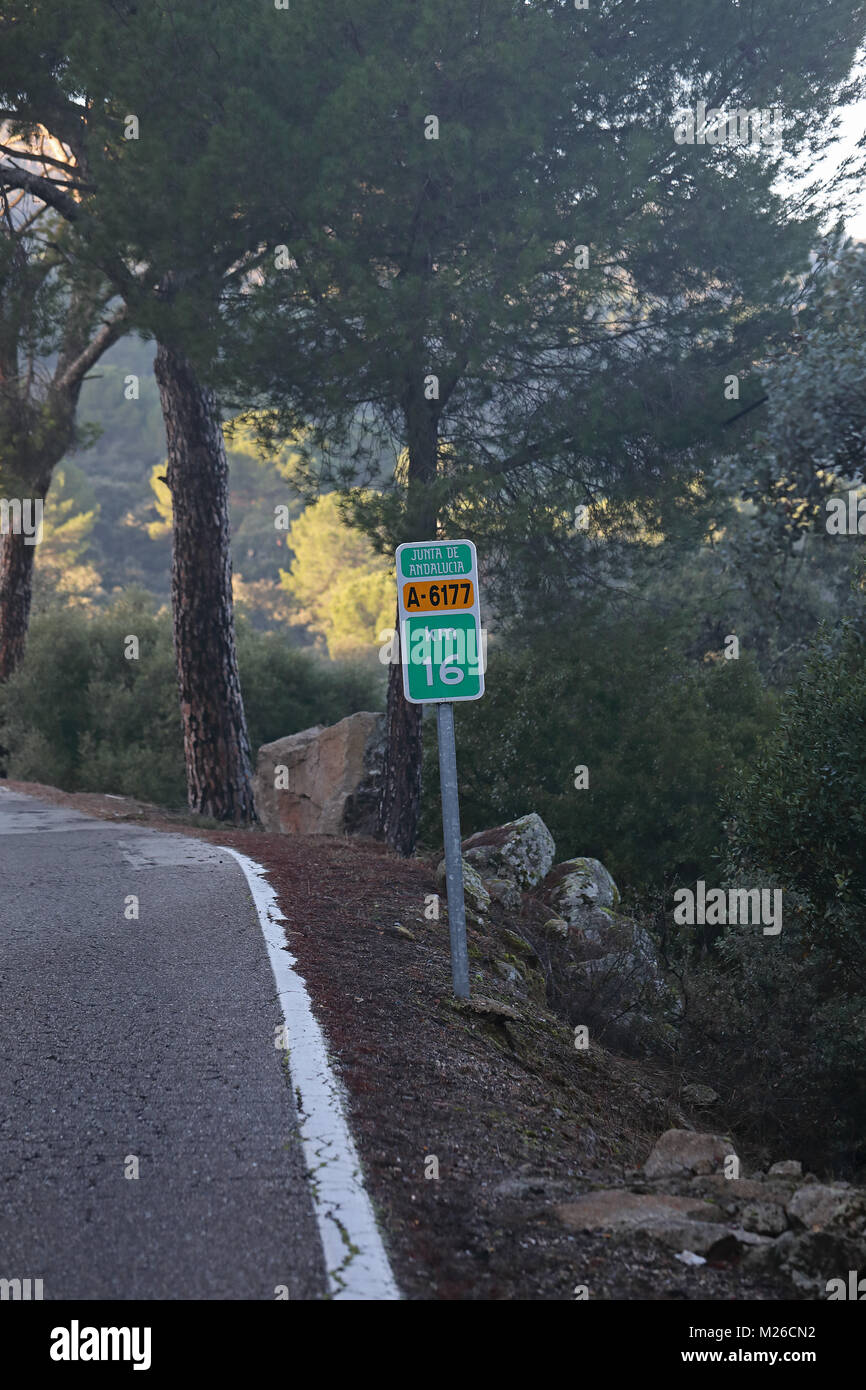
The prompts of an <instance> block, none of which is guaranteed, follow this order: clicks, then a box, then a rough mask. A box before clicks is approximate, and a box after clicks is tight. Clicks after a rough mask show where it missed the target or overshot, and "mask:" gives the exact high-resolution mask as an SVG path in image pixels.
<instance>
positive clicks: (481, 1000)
mask: <svg viewBox="0 0 866 1390" xmlns="http://www.w3.org/2000/svg"><path fill="white" fill-rule="evenodd" d="M448 1002H449V1004H450V1007H451V1008H452V1009H454V1010H456V1012H457V1013H470V1014H481V1015H482V1016H483V1017H485V1018H492V1019H495V1020H497V1021H501V1022H503V1023H506V1022H507V1023H519V1022H520V1021H521V1019H522V1018H523V1014H521V1013H519V1012H518V1010H517V1009H513V1008H512V1007H511V1005H510V1004H501V1003H500V1002H499V1000H497V999H487V998H485V997H484V995H482V994H474V995H473V996H472V998H471V999H450V1000H449V1001H448Z"/></svg>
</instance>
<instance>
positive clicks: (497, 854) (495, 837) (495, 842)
mask: <svg viewBox="0 0 866 1390" xmlns="http://www.w3.org/2000/svg"><path fill="white" fill-rule="evenodd" d="M463 854H464V857H465V858H466V859H467V860H468V862H469V863H470V864H471V865H472V866H473V867H474V868H475V869H477V870H478V872H479V874H480V875H481V877H482V878H484V879H508V880H509V881H510V882H511V883H513V884H515V885H516V886H517V887H518V888H519V889H522V890H526V889H529V888H535V887H536V885H537V884H539V883H540V882H541V880H542V879H543V878H545V877H546V876H547V873H548V872H549V870H550V866H551V864H552V863H553V860H554V857H555V855H556V845H555V843H554V839H553V836H552V835H551V833H550V831H549V830H548V828H547V826H546V825H545V824H544V821H543V820H542V819H541V816H539V815H536V813H535V812H534V811H532V812H530V814H529V815H528V816H521V817H520V818H519V819H518V820H513V821H509V822H508V823H507V824H506V825H498V826H496V827H495V828H494V829H493V830H480V831H479V832H478V834H477V835H470V836H469V838H468V839H467V840H464V841H463Z"/></svg>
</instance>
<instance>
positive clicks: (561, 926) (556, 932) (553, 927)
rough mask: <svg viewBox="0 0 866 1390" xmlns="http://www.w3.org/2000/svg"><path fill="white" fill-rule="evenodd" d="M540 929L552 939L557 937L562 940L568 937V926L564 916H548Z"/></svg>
mask: <svg viewBox="0 0 866 1390" xmlns="http://www.w3.org/2000/svg"><path fill="white" fill-rule="evenodd" d="M541 930H542V933H543V935H544V936H547V937H550V938H551V940H553V941H555V940H556V939H557V938H560V939H562V940H563V941H564V940H567V938H568V932H569V926H568V923H567V922H566V920H565V918H564V917H548V919H547V921H546V922H545V923H544V926H543V927H542V928H541Z"/></svg>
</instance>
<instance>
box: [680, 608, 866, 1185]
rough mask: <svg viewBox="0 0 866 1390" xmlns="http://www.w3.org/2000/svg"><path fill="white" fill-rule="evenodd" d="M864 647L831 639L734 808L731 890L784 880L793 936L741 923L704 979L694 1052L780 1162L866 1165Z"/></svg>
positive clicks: (854, 637)
mask: <svg viewBox="0 0 866 1390" xmlns="http://www.w3.org/2000/svg"><path fill="white" fill-rule="evenodd" d="M864 656H866V648H864V634H863V631H862V629H861V628H858V627H857V626H856V625H855V624H854V623H853V622H847V623H845V624H844V625H842V628H841V631H840V633H839V634H838V635H837V636H836V638H835V639H833V638H832V637H831V635H830V634H829V633H828V632H827V631H823V632H822V635H821V637H820V639H819V641H818V642H817V644H816V645H815V648H814V650H813V652H812V654H811V656H810V658H809V660H808V662H807V664H806V666H805V668H804V672H803V674H802V677H801V679H800V681H799V684H798V685H797V687H796V688H795V689H794V690H792V691H791V692H789V694H788V695H787V696H786V698H785V700H784V702H783V705H782V710H781V715H780V718H779V722H778V726H777V728H776V729H775V731H774V732H773V734H772V735H771V737H770V738H769V739H768V740H767V743H766V745H765V747H764V748H763V750H762V752H761V755H760V757H759V758H758V760H757V761H756V763H755V765H754V767H753V768H752V770H751V772H750V773H749V775H748V776H746V777H744V778H740V779H738V780H737V781H736V782H735V783H734V784H733V786H732V788H731V790H730V791H729V793H728V796H727V798H726V803H725V809H726V814H727V817H728V832H729V841H728V858H727V874H726V878H727V880H728V881H729V882H730V883H731V884H734V885H736V886H742V887H759V886H761V887H763V886H770V885H772V886H778V887H780V888H781V889H782V891H783V900H782V902H783V917H782V931H781V934H780V935H779V936H778V937H764V936H763V933H762V932H761V930H760V928H757V929H756V928H754V927H733V928H729V929H728V930H727V931H726V932H725V933H724V935H723V936H722V938H721V940H720V942H719V944H718V947H717V950H716V951H715V952H714V953H712V955H711V958H710V960H709V961H708V962H707V963H706V965H705V966H704V968H703V969H702V970H701V971H700V972H699V973H698V974H697V975H696V977H695V978H694V979H693V981H692V991H693V994H694V999H693V1004H692V1008H691V1009H690V1012H689V1017H688V1023H687V1027H686V1036H685V1043H686V1046H687V1048H688V1050H689V1052H690V1055H691V1057H692V1060H693V1062H694V1063H695V1064H696V1065H698V1066H700V1067H701V1068H702V1069H703V1071H704V1072H705V1074H706V1075H707V1077H708V1078H709V1076H710V1075H711V1074H713V1075H715V1076H716V1077H717V1078H723V1080H724V1081H725V1083H726V1084H727V1085H728V1087H729V1088H731V1091H732V1093H735V1094H736V1096H737V1103H738V1107H739V1108H740V1110H741V1111H742V1112H743V1114H744V1116H745V1118H746V1119H747V1120H748V1122H749V1123H750V1125H751V1128H752V1131H753V1132H754V1133H755V1134H756V1135H758V1136H760V1137H761V1138H763V1139H765V1140H766V1141H767V1142H770V1141H772V1142H773V1143H774V1144H775V1146H776V1150H777V1153H779V1154H781V1153H782V1152H783V1150H784V1152H785V1155H786V1156H787V1153H788V1152H792V1153H793V1154H795V1155H796V1156H798V1157H799V1156H802V1157H803V1158H804V1159H806V1161H807V1162H810V1163H812V1164H813V1165H815V1166H817V1165H818V1164H830V1165H831V1166H833V1165H836V1166H841V1167H842V1168H844V1169H846V1170H848V1169H851V1168H853V1167H856V1166H857V1165H858V1164H863V1163H866V1081H864V1076H866V1068H864V1062H866V969H864V964H863V961H864V946H866V856H864V852H863V847H864V832H866V664H864Z"/></svg>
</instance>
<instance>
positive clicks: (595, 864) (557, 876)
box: [549, 858, 619, 928]
mask: <svg viewBox="0 0 866 1390" xmlns="http://www.w3.org/2000/svg"><path fill="white" fill-rule="evenodd" d="M549 882H550V888H551V892H550V901H551V905H552V906H553V907H554V908H555V909H556V911H557V913H558V914H559V916H560V917H564V918H565V920H566V922H568V923H569V925H570V926H573V927H579V928H582V927H584V925H589V924H590V923H591V921H592V915H593V913H594V911H595V910H597V909H598V908H607V909H609V910H611V911H615V910H616V908H618V907H619V889H618V888H617V886H616V884H615V883H614V881H613V879H612V878H611V876H610V874H609V873H608V871H607V869H606V868H605V867H604V865H603V864H602V863H601V861H600V860H598V859H585V858H577V859H566V860H565V862H564V863H562V864H557V865H556V867H555V868H554V869H553V870H551V873H550V879H549Z"/></svg>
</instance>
